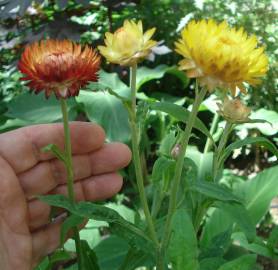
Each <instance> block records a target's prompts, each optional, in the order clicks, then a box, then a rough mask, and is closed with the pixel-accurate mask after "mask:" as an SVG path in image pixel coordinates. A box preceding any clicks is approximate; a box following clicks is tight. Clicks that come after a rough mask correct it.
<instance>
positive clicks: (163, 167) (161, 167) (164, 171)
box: [151, 157, 176, 183]
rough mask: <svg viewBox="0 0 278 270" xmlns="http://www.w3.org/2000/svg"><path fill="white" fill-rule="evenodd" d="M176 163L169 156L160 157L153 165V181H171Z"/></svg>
mask: <svg viewBox="0 0 278 270" xmlns="http://www.w3.org/2000/svg"><path fill="white" fill-rule="evenodd" d="M175 165H176V162H175V161H174V160H172V159H169V158H167V157H160V158H158V159H157V160H156V161H155V163H154V165H153V170H152V177H151V179H152V182H154V183H156V182H159V181H163V180H164V181H166V182H169V181H170V180H171V177H172V175H173V172H174V169H175Z"/></svg>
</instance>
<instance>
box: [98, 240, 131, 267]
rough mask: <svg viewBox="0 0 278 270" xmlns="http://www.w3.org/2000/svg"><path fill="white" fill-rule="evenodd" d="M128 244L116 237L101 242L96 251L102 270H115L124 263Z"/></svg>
mask: <svg viewBox="0 0 278 270" xmlns="http://www.w3.org/2000/svg"><path fill="white" fill-rule="evenodd" d="M128 249H129V245H128V243H127V242H126V241H125V240H123V239H122V238H119V237H117V236H115V235H112V236H110V237H108V238H106V239H104V240H103V241H101V242H100V243H99V244H98V245H97V246H96V247H95V249H94V251H95V253H96V256H97V258H98V262H99V266H100V269H101V270H115V269H118V268H119V267H120V265H121V264H122V263H123V261H124V258H125V256H126V255H127V252H128Z"/></svg>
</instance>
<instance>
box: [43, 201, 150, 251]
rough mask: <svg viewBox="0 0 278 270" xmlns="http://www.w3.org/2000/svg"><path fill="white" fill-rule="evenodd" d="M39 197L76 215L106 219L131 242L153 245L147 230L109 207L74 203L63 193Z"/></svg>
mask: <svg viewBox="0 0 278 270" xmlns="http://www.w3.org/2000/svg"><path fill="white" fill-rule="evenodd" d="M38 198H39V199H40V200H41V201H43V202H45V203H47V204H49V205H51V206H57V207H62V208H64V209H66V210H68V211H69V212H71V213H72V214H74V215H77V216H80V217H84V218H91V219H94V220H100V221H106V222H108V223H109V224H110V229H111V230H112V231H113V232H114V233H115V234H117V235H119V236H121V237H123V238H125V239H127V240H128V241H129V242H130V243H131V244H134V245H138V246H141V247H143V246H144V247H145V248H147V247H148V245H149V247H152V242H151V240H150V239H149V238H148V237H147V236H146V234H145V232H143V231H142V230H141V229H139V228H137V227H136V226H135V225H133V224H132V223H130V222H128V221H126V220H125V219H124V218H122V217H121V216H120V215H119V214H118V213H117V212H116V211H114V210H112V209H110V208H108V207H105V206H102V205H98V204H94V203H91V202H80V203H72V202H71V201H70V200H69V199H68V198H67V197H65V196H63V195H45V196H38Z"/></svg>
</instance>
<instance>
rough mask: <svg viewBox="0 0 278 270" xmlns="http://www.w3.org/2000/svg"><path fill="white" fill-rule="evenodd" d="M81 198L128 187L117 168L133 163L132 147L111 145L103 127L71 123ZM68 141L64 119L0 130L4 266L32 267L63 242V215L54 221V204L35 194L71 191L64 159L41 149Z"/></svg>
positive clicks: (0, 259)
mask: <svg viewBox="0 0 278 270" xmlns="http://www.w3.org/2000/svg"><path fill="white" fill-rule="evenodd" d="M70 131H71V138H72V151H73V163H74V175H75V177H74V178H75V186H74V188H75V194H76V198H77V200H79V201H80V200H88V201H98V200H104V199H107V198H109V197H111V196H113V195H115V194H116V193H117V192H118V191H119V190H120V189H121V187H122V181H123V180H122V177H121V176H120V175H119V174H118V173H117V171H118V170H119V169H121V168H123V167H125V166H127V165H128V163H129V162H130V159H131V152H130V150H129V148H128V147H127V146H126V145H124V144H121V143H110V144H105V143H104V140H105V134H104V131H103V130H102V128H101V127H99V126H98V125H95V124H91V123H85V122H73V123H71V125H70ZM50 143H55V144H57V145H58V146H59V147H60V148H63V145H64V135H63V126H62V125H61V124H46V125H36V126H30V127H25V128H20V129H18V130H15V131H11V132H7V133H3V134H0V266H1V267H0V268H1V269H2V270H14V269H21V270H30V269H32V268H33V267H35V266H36V265H37V264H38V262H39V261H40V260H41V259H42V258H43V257H44V256H46V255H47V254H49V253H51V252H52V251H54V250H55V249H56V248H57V247H58V246H59V245H60V243H59V236H60V230H61V223H62V220H59V218H58V219H57V221H56V222H55V223H50V219H49V215H50V207H49V206H48V205H47V204H45V203H43V202H41V201H39V200H37V199H36V198H35V195H42V194H66V193H67V188H66V184H65V183H66V172H65V169H64V166H63V164H62V163H61V162H60V161H58V160H57V159H55V158H54V156H53V155H52V154H51V153H42V152H41V150H40V149H41V148H42V147H44V146H46V145H48V144H50Z"/></svg>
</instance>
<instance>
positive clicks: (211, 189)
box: [190, 181, 242, 203]
mask: <svg viewBox="0 0 278 270" xmlns="http://www.w3.org/2000/svg"><path fill="white" fill-rule="evenodd" d="M190 189H191V190H193V191H197V192H199V193H201V194H203V195H206V196H207V197H209V198H212V199H215V200H219V201H227V202H236V203H242V200H241V199H240V198H239V197H238V196H236V195H234V194H233V193H232V190H230V189H229V188H227V187H225V186H223V185H219V184H217V183H213V182H207V181H197V182H195V183H194V184H193V185H192V186H191V187H190Z"/></svg>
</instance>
